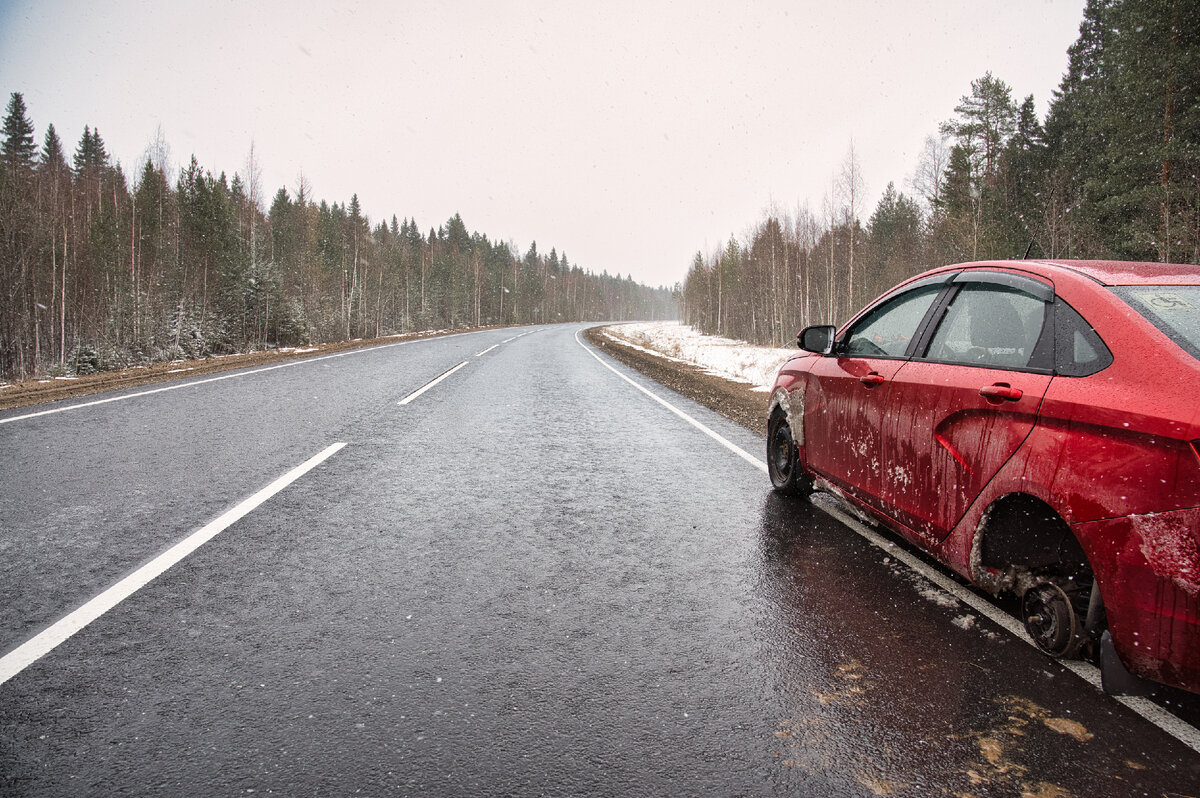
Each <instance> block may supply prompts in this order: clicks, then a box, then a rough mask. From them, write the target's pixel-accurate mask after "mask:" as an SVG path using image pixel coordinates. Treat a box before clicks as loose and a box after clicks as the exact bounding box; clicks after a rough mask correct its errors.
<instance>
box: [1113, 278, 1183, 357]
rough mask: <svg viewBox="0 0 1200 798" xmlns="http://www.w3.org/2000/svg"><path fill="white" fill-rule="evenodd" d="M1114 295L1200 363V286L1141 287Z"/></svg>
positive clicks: (1116, 292)
mask: <svg viewBox="0 0 1200 798" xmlns="http://www.w3.org/2000/svg"><path fill="white" fill-rule="evenodd" d="M1113 293H1114V294H1116V295H1117V296H1119V297H1121V299H1124V300H1125V301H1126V302H1127V303H1128V304H1129V305H1130V307H1132V308H1133V309H1134V310H1136V311H1137V312H1138V313H1140V314H1142V315H1143V316H1145V317H1146V318H1147V319H1149V320H1150V323H1151V324H1153V325H1154V326H1155V327H1157V328H1158V329H1160V330H1162V332H1163V333H1164V334H1165V335H1166V336H1167V337H1168V338H1170V339H1171V340H1172V341H1174V342H1175V343H1177V344H1179V345H1180V346H1181V347H1183V349H1184V350H1185V351H1186V352H1187V353H1188V354H1190V355H1191V356H1192V357H1194V358H1196V359H1197V360H1200V285H1138V286H1123V287H1121V288H1114V289H1113Z"/></svg>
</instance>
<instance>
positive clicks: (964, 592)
mask: <svg viewBox="0 0 1200 798" xmlns="http://www.w3.org/2000/svg"><path fill="white" fill-rule="evenodd" d="M812 503H813V505H815V506H816V507H817V508H819V509H821V510H823V511H824V512H826V513H828V514H829V515H831V516H833V517H834V518H836V519H837V520H839V521H841V522H842V523H843V524H845V525H846V526H848V527H850V529H852V530H854V531H855V532H857V533H858V534H859V535H861V536H862V537H863V538H865V539H866V540H867V541H868V542H869V543H871V544H872V545H874V546H875V547H877V548H879V549H881V550H882V551H884V552H886V553H887V555H888V556H889V557H894V558H896V559H897V560H899V561H901V562H902V563H904V564H905V565H907V566H908V567H909V568H911V569H912V570H914V571H916V572H917V573H918V574H920V575H921V576H923V577H925V579H927V580H929V581H930V582H932V583H933V584H935V585H937V586H938V587H940V588H941V589H942V590H944V591H946V592H947V593H949V594H950V595H952V596H953V597H954V598H956V599H958V600H959V601H961V602H962V603H963V604H966V605H967V606H968V607H970V608H971V609H973V610H975V611H976V612H978V613H979V614H980V615H982V616H984V617H985V618H987V619H988V620H989V621H991V622H992V623H995V624H997V625H998V626H1000V627H1002V628H1003V629H1005V630H1006V631H1007V632H1008V633H1009V634H1011V635H1012V636H1013V637H1015V638H1017V639H1018V640H1020V641H1022V642H1024V643H1028V644H1029V645H1031V646H1033V647H1034V648H1037V645H1036V644H1035V643H1034V642H1033V640H1032V639H1031V638H1030V637H1029V635H1027V634H1026V633H1025V627H1024V625H1023V624H1022V623H1021V622H1020V621H1018V620H1017V619H1016V618H1014V617H1012V616H1011V615H1009V614H1008V613H1006V612H1004V611H1003V610H1001V609H1000V608H998V607H996V606H995V605H993V604H992V603H991V602H989V601H988V600H987V599H985V598H983V597H981V596H979V595H978V594H976V593H974V592H972V591H971V590H970V589H968V588H967V587H965V586H963V585H962V584H960V583H958V582H956V581H954V580H953V579H951V578H950V577H948V576H946V575H945V574H943V573H942V572H941V571H938V570H937V569H935V568H933V567H931V566H930V565H929V564H928V563H926V562H924V561H923V560H921V559H920V558H918V557H916V556H914V555H912V554H910V553H909V552H907V551H905V550H904V549H902V548H900V547H899V546H897V545H896V544H894V543H892V542H891V541H889V540H888V539H887V538H885V537H883V536H882V535H880V534H879V533H878V532H876V531H875V530H873V529H871V528H869V527H867V526H866V525H864V524H863V523H862V522H861V521H859V520H858V519H857V518H854V517H852V516H850V515H848V514H847V513H845V512H843V511H842V509H841V506H840V503H839V501H838V499H836V498H834V497H832V496H828V495H827V494H820V495H817V494H814V496H813V502H812ZM1056 661H1057V663H1058V664H1059V665H1061V666H1062V667H1064V668H1066V669H1067V670H1069V671H1071V672H1072V673H1074V674H1075V675H1076V676H1078V677H1079V678H1080V679H1083V680H1084V681H1085V682H1087V683H1088V684H1090V685H1091V686H1092V687H1095V688H1096V689H1097V690H1103V687H1102V686H1101V682H1100V669H1099V668H1097V667H1096V666H1095V665H1092V664H1091V663H1088V662H1083V661H1080V660H1056ZM1111 698H1114V699H1116V700H1117V701H1119V702H1120V703H1122V704H1124V705H1125V706H1127V707H1129V709H1131V710H1133V711H1134V712H1136V713H1137V714H1138V715H1141V716H1142V717H1143V718H1145V719H1146V720H1148V721H1150V722H1151V723H1153V724H1154V725H1155V726H1157V727H1158V728H1160V729H1162V730H1163V731H1165V732H1166V733H1167V734H1169V735H1171V736H1172V737H1174V738H1175V739H1177V740H1179V741H1180V742H1181V743H1183V744H1184V745H1186V746H1188V747H1189V748H1191V749H1192V750H1193V751H1197V752H1200V729H1197V728H1196V727H1195V726H1192V725H1191V724H1190V723H1188V722H1186V721H1184V720H1183V719H1181V718H1179V717H1177V716H1175V715H1172V714H1171V713H1170V712H1168V711H1167V710H1165V709H1163V708H1162V707H1160V706H1159V705H1158V704H1155V703H1154V702H1153V701H1151V700H1149V699H1148V698H1141V697H1138V696H1126V695H1114V696H1111Z"/></svg>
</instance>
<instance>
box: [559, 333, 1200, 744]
mask: <svg viewBox="0 0 1200 798" xmlns="http://www.w3.org/2000/svg"><path fill="white" fill-rule="evenodd" d="M575 341H576V342H577V343H578V344H579V345H580V346H582V347H583V348H584V351H586V352H587V353H588V354H589V355H591V356H592V357H594V358H596V360H598V361H599V362H600V364H601V365H602V366H604V367H605V368H607V369H608V370H609V371H611V372H612V373H614V374H616V375H617V376H618V377H620V378H621V379H623V380H625V381H626V382H627V383H629V384H630V385H632V386H633V387H635V388H637V389H638V390H639V391H641V392H642V393H644V394H646V395H647V396H649V397H650V398H651V399H653V400H654V401H656V402H658V403H659V404H661V405H662V406H663V407H666V408H667V409H668V410H670V411H671V412H672V413H674V414H675V415H677V416H679V417H680V418H683V419H684V420H686V421H687V422H688V423H689V424H691V425H692V426H694V427H696V428H697V429H700V430H702V431H703V432H704V433H705V434H707V435H708V436H709V437H711V438H713V439H715V440H716V441H718V442H719V443H720V444H721V445H722V446H724V447H725V448H727V449H729V450H731V451H733V452H734V453H736V454H738V455H740V456H741V457H742V458H743V459H745V460H747V461H749V462H750V463H752V464H753V465H754V466H755V467H756V468H758V469H759V470H760V471H763V472H764V473H765V472H766V470H767V465H766V459H765V456H764V458H763V459H762V460H760V459H758V458H756V457H753V456H751V455H750V454H749V453H748V452H746V451H745V450H744V449H742V448H740V447H739V446H737V445H736V444H734V443H731V442H730V441H729V440H727V439H726V438H724V437H723V436H721V435H720V434H718V433H717V432H714V431H713V430H710V429H709V428H708V427H706V426H704V425H703V424H702V423H700V422H699V421H697V420H696V419H694V418H692V417H691V416H689V415H688V414H686V413H684V412H683V411H682V410H680V409H678V408H677V407H675V406H674V405H672V404H671V403H669V402H667V401H666V400H665V399H662V398H660V397H659V396H657V395H655V394H654V393H652V392H651V391H649V390H648V389H646V388H644V387H643V386H641V385H639V384H638V383H636V382H634V381H633V380H631V379H629V377H627V376H625V375H624V374H622V373H621V372H619V371H617V370H616V369H615V368H613V367H612V366H611V365H609V364H608V363H605V362H604V361H603V360H602V359H601V358H600V356H599V355H598V354H596V353H595V352H594V351H592V349H591V348H590V347H588V346H587V345H586V344H584V343H583V341H582V340H581V339H580V337H579V333H578V332H577V333H575ZM822 496H828V494H822ZM814 498H816V497H814ZM838 501H839V500H838V499H837V498H836V497H832V496H829V497H828V501H821V500H820V499H817V500H815V501H813V505H814V506H815V507H817V508H818V509H819V510H822V511H823V512H825V513H828V514H829V515H831V516H833V517H834V518H836V519H837V520H839V521H841V522H842V523H843V524H845V525H846V526H848V527H849V528H850V529H852V530H853V531H854V532H857V533H858V534H859V535H861V536H862V537H863V538H864V539H866V540H867V541H868V542H869V543H871V544H872V545H873V546H875V547H876V548H878V549H880V550H881V551H884V552H886V553H887V555H888V556H889V557H895V558H896V559H897V560H899V561H901V562H903V563H904V564H905V565H907V566H908V567H909V568H910V569H912V570H913V571H915V572H916V573H917V574H919V575H920V576H923V577H924V578H925V579H926V580H928V581H929V582H932V583H933V584H934V585H936V586H937V587H939V588H941V589H942V590H944V591H946V592H947V593H949V594H950V595H952V596H953V597H954V598H956V599H958V600H959V601H961V602H962V603H964V604H966V605H967V606H969V607H970V608H971V609H973V610H975V611H976V612H978V613H979V614H980V615H983V616H984V617H986V618H987V619H988V620H990V621H992V622H993V623H995V624H997V625H999V626H1000V627H1001V628H1003V629H1004V630H1006V631H1007V632H1008V633H1009V634H1011V635H1012V636H1013V637H1016V638H1017V639H1018V640H1021V641H1023V642H1025V643H1028V644H1029V645H1031V646H1034V647H1035V648H1036V647H1037V646H1036V645H1034V642H1033V640H1031V639H1030V638H1029V635H1027V634H1025V629H1024V627H1023V626H1022V625H1021V622H1020V621H1018V620H1017V619H1016V618H1014V617H1012V616H1011V615H1009V614H1007V613H1005V612H1004V611H1002V610H1000V609H998V608H997V607H994V606H993V605H992V604H990V603H989V602H988V601H986V600H985V599H983V598H981V597H979V596H977V595H975V594H974V593H972V592H971V591H970V590H968V589H967V588H965V587H963V586H962V585H960V584H959V583H957V582H955V581H954V580H953V579H950V578H949V577H947V576H946V575H945V574H943V573H941V572H939V571H937V570H936V569H934V568H932V567H930V566H929V565H928V564H927V563H925V562H923V561H922V560H920V559H919V558H917V557H915V556H913V555H912V554H910V553H908V552H907V551H904V550H903V549H901V548H900V547H899V546H897V545H895V544H894V543H891V542H890V541H888V540H887V538H885V537H883V536H882V535H880V534H879V533H878V532H876V531H874V530H873V529H870V528H869V527H867V526H866V525H864V524H863V523H862V522H860V521H859V520H858V519H856V518H854V517H853V516H850V515H848V514H846V513H845V512H843V511H842V510H841V508H840V506H839V505H838V504H837V502H838ZM1057 662H1058V664H1059V665H1061V666H1063V667H1064V668H1066V669H1067V670H1069V671H1071V672H1072V673H1074V674H1075V675H1076V676H1078V677H1079V678H1080V679H1083V680H1084V681H1085V682H1087V683H1088V684H1090V685H1092V686H1093V687H1095V688H1096V689H1097V690H1101V689H1102V688H1101V684H1100V670H1099V669H1098V668H1096V666H1094V665H1091V664H1089V663H1086V662H1080V661H1070V660H1058V661H1057ZM1110 697H1111V698H1113V699H1115V700H1117V701H1118V702H1120V703H1122V704H1124V705H1125V706H1126V707H1128V708H1129V709H1131V710H1133V711H1134V712H1135V713H1137V714H1138V715H1140V716H1141V717H1142V718H1144V719H1145V720H1148V721H1150V722H1151V723H1153V724H1154V725H1155V726H1157V727H1158V728H1160V729H1162V730H1163V731H1164V732H1166V733H1167V734H1169V735H1171V736H1172V737H1174V738H1175V739H1177V740H1179V741H1180V742H1181V743H1183V744H1184V745H1186V746H1188V747H1189V748H1191V749H1192V750H1194V751H1197V752H1200V729H1197V728H1196V727H1195V726H1192V725H1191V724H1190V723H1188V722H1187V721H1185V720H1183V719H1182V718H1179V717H1177V716H1176V715H1172V714H1171V713H1170V712H1168V711H1167V710H1165V709H1163V708H1162V707H1160V706H1158V705H1157V704H1155V703H1154V702H1153V701H1151V700H1149V699H1147V698H1140V697H1137V696H1110Z"/></svg>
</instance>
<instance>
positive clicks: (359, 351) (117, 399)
mask: <svg viewBox="0 0 1200 798" xmlns="http://www.w3.org/2000/svg"><path fill="white" fill-rule="evenodd" d="M471 334H472V333H453V334H451V335H437V336H434V337H432V338H414V339H413V340H411V341H397V342H396V343H394V344H380V345H379V346H364V347H362V348H360V349H351V350H349V351H346V352H334V353H333V354H331V355H320V356H319V357H305V358H300V359H298V360H289V361H288V362H286V363H279V364H276V365H274V366H264V367H263V368H260V369H253V370H251V371H239V372H236V373H233V374H222V375H221V376H219V377H208V378H206V379H203V380H188V381H187V382H179V383H172V384H171V385H166V386H164V387H162V388H151V389H150V390H148V391H138V392H137V393H128V394H123V395H121V396H110V397H109V398H107V399H97V400H95V401H92V402H82V403H80V404H77V405H68V406H66V407H55V408H52V409H50V410H39V411H38V412H36V413H26V414H25V415H22V416H13V417H11V418H0V424H11V423H12V422H14V421H24V420H26V419H30V418H37V417H38V416H50V415H54V414H55V413H66V412H67V411H69V410H82V409H83V408H85V407H95V406H96V405H106V404H108V403H109V402H120V401H122V400H125V399H136V398H138V397H139V396H150V395H151V394H155V393H164V392H166V391H177V390H179V389H180V388H191V387H193V386H195V385H204V384H205V383H209V382H220V381H221V380H232V379H236V378H238V377H249V376H251V375H254V374H263V373H264V372H268V371H275V370H276V369H286V368H291V367H292V366H302V365H305V364H306V363H318V362H320V361H322V360H331V359H333V358H335V357H347V356H349V355H361V354H363V353H366V352H374V351H377V350H380V349H391V348H392V347H395V346H406V345H408V344H415V343H419V342H421V341H432V340H435V339H436V340H445V339H447V338H457V337H458V336H460V335H471Z"/></svg>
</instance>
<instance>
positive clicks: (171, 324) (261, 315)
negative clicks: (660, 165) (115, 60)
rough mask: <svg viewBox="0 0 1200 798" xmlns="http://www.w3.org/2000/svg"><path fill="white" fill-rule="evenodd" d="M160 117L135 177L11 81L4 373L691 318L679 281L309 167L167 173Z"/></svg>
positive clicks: (66, 371) (3, 189) (5, 179)
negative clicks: (387, 213)
mask: <svg viewBox="0 0 1200 798" xmlns="http://www.w3.org/2000/svg"><path fill="white" fill-rule="evenodd" d="M166 152H167V147H166V145H165V143H164V142H163V141H162V139H161V133H160V135H159V137H158V140H156V141H155V142H154V143H153V144H152V145H151V146H150V147H149V148H148V155H147V156H146V158H145V160H144V161H143V162H142V163H141V164H140V165H139V166H138V169H137V171H136V173H135V174H134V175H133V179H132V186H131V185H130V178H129V176H127V175H126V174H125V172H124V170H123V168H122V166H121V165H120V163H113V162H112V159H111V158H110V156H109V154H108V152H107V148H106V145H105V143H104V141H103V139H102V138H101V136H100V132H99V131H98V130H95V129H93V128H90V127H85V128H84V131H83V134H82V136H81V137H80V139H79V142H78V144H77V145H76V147H75V151H74V152H73V153H68V152H67V151H66V150H65V148H64V145H63V142H62V140H61V138H60V137H59V135H58V132H57V131H56V130H55V128H54V125H53V124H50V125H47V127H46V129H45V133H44V135H43V136H42V143H41V146H40V147H39V146H38V145H37V143H36V140H35V129H34V124H33V122H32V120H31V119H30V114H29V111H28V109H27V108H26V106H25V101H24V97H23V96H22V94H21V93H19V92H15V93H13V94H12V95H11V97H10V100H9V103H8V107H7V111H6V115H5V117H4V129H3V140H2V141H0V378H7V379H18V380H19V379H25V378H29V377H32V376H35V375H43V374H48V375H54V376H60V375H79V374H89V373H93V372H96V371H100V370H106V369H112V368H120V367H126V366H131V365H139V364H148V363H152V362H155V361H162V360H177V359H189V358H202V357H208V356H212V355H219V354H225V353H233V352H245V351H253V350H261V349H268V348H274V347H286V346H300V345H305V344H310V343H325V342H333V341H344V340H351V339H357V338H378V337H380V336H385V335H391V334H399V333H405V332H410V331H415V330H437V329H460V328H467V327H481V326H489V325H506V324H537V323H548V322H565V321H601V320H626V319H662V318H675V317H676V315H677V308H676V302H675V296H674V295H673V294H672V292H671V291H670V290H668V289H662V288H648V287H646V286H642V285H639V284H637V283H635V282H634V281H633V280H632V279H631V278H629V277H625V278H622V277H620V276H610V275H609V274H607V272H605V273H601V274H599V275H596V274H594V273H592V272H590V271H585V270H584V269H583V268H581V267H580V266H578V265H575V264H573V263H571V262H570V261H568V259H567V255H566V253H565V252H564V253H561V254H560V253H559V252H558V251H557V250H556V249H554V248H552V249H550V251H549V252H544V251H541V250H539V249H538V246H537V244H536V243H533V244H531V245H530V246H529V248H528V249H527V250H526V251H525V252H524V253H521V252H519V251H518V249H517V247H516V245H514V244H511V243H501V242H499V241H492V240H490V239H489V238H488V237H487V236H486V235H483V234H481V233H477V232H471V231H469V230H468V229H467V227H466V224H465V223H464V222H463V220H462V218H461V216H460V215H458V214H455V215H454V216H453V217H451V218H450V219H449V220H447V221H446V222H445V223H444V224H442V225H440V226H439V227H437V228H436V229H430V230H429V231H428V232H422V230H421V228H420V227H418V225H417V222H416V221H415V220H413V219H408V218H406V219H403V220H400V219H397V217H396V216H395V215H393V216H392V217H391V219H390V221H383V220H380V221H377V222H373V221H372V220H371V219H370V218H369V217H368V216H367V215H366V214H365V213H364V210H363V209H362V208H361V207H360V205H359V202H358V197H357V196H353V197H351V198H350V202H349V204H346V203H341V204H339V203H336V202H335V203H332V204H331V203H329V202H326V201H324V200H320V201H318V200H317V199H316V198H315V196H314V194H313V190H312V188H311V186H309V185H308V184H307V182H306V181H305V180H304V179H303V178H301V179H300V181H299V185H298V186H297V187H296V188H295V189H294V190H293V191H288V190H287V189H286V188H280V189H279V190H278V191H276V192H275V194H274V195H273V196H271V197H265V196H263V195H262V194H261V188H260V177H259V171H260V170H259V168H258V167H257V165H256V156H255V153H254V149H253V147H251V151H250V157H249V158H248V160H247V164H246V167H245V169H244V171H245V174H237V173H235V174H234V175H233V178H232V179H228V178H227V177H226V175H225V173H224V172H222V173H220V174H218V175H215V176H214V175H213V174H212V172H210V171H209V170H207V169H204V168H202V167H201V166H200V164H198V163H197V161H196V158H195V157H194V156H193V157H192V159H191V161H190V163H189V164H188V165H187V166H186V167H184V168H181V169H179V170H178V174H169V171H170V169H169V167H168V165H167V158H166V156H165V153H166Z"/></svg>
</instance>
